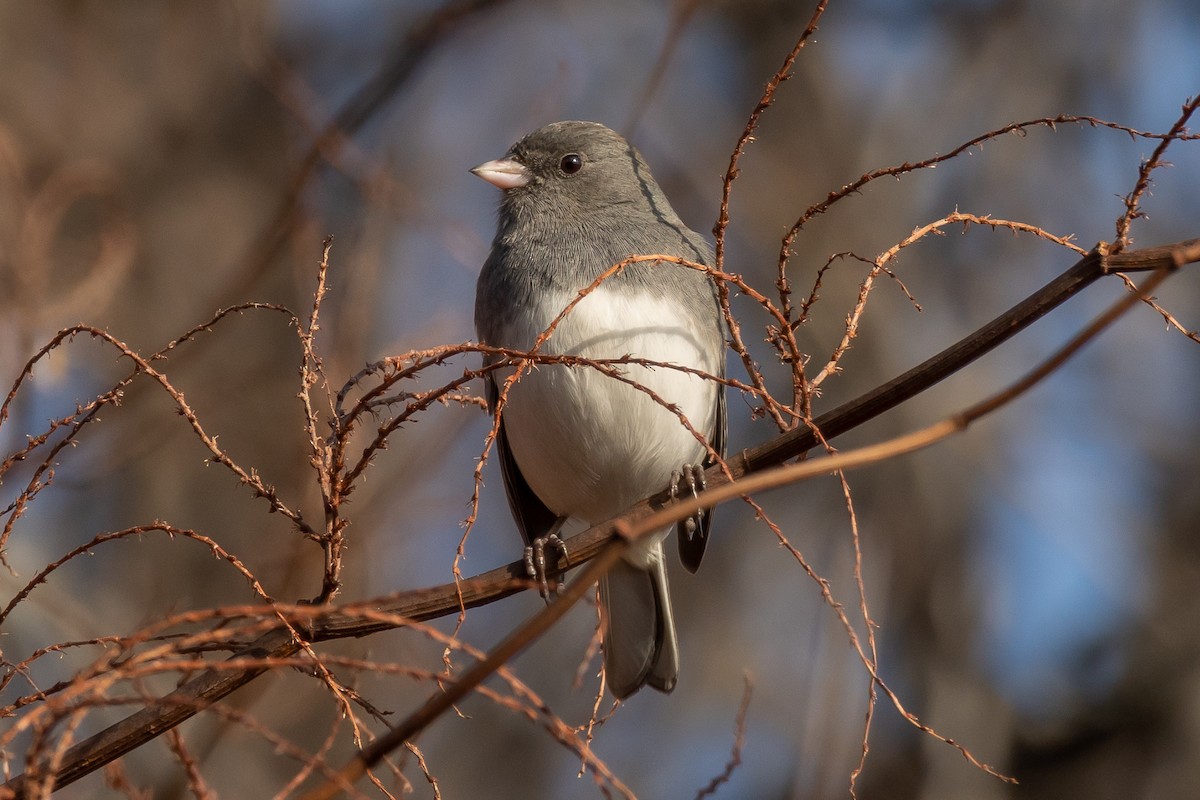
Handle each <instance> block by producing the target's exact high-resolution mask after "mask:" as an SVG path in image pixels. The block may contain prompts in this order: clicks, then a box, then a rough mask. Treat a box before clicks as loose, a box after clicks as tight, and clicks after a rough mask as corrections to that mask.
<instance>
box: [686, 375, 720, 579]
mask: <svg viewBox="0 0 1200 800" xmlns="http://www.w3.org/2000/svg"><path fill="white" fill-rule="evenodd" d="M724 373H725V370H721V376H722V377H724ZM727 432H728V422H727V420H726V410H725V386H724V385H723V384H721V385H719V386H718V387H717V413H716V419H715V420H714V421H713V431H712V434H711V435H710V436H709V438H708V443H709V444H710V445H711V446H712V449H713V450H715V451H716V452H717V453H718V454H719V455H720V456H721V458H724V457H725V439H726V434H727ZM715 463H717V461H716V459H715V458H713V457H712V455H711V454H709V455H706V456H705V457H704V468H705V469H708V468H709V467H711V466H712V465H713V464H715ZM712 516H713V510H712V508H711V507H710V508H706V509H703V510H701V511H700V512H699V513H698V514H696V516H694V517H691V518H690V519H692V520H694V524H695V527H694V528H693V529H692V530H691V531H690V532H689V531H688V530H687V527H686V526H687V522H688V520H682V521H681V522H680V523H679V527H678V530H677V531H676V532H675V538H676V539H678V540H679V560H680V561H681V562H683V566H684V568H685V569H687V571H688V572H695V571H696V570H698V569H700V561H701V560H702V559H703V558H704V548H705V547H707V546H708V532H709V529H710V528H711V527H712Z"/></svg>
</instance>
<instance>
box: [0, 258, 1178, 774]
mask: <svg viewBox="0 0 1200 800" xmlns="http://www.w3.org/2000/svg"><path fill="white" fill-rule="evenodd" d="M1197 261H1200V239H1192V240H1188V241H1185V242H1178V243H1175V244H1171V245H1165V246H1162V247H1153V248H1145V249H1141V250H1135V251H1130V252H1128V253H1122V254H1119V255H1115V256H1106V255H1104V254H1103V248H1102V247H1098V248H1097V249H1094V250H1093V251H1092V252H1090V253H1088V255H1087V256H1085V257H1084V258H1083V259H1082V260H1080V261H1079V262H1078V263H1077V264H1075V265H1074V266H1073V267H1071V268H1070V269H1069V270H1067V271H1066V272H1065V273H1063V274H1062V275H1061V276H1059V277H1058V278H1056V279H1055V280H1053V281H1051V282H1050V283H1049V284H1047V285H1046V286H1045V287H1043V288H1042V289H1040V290H1038V291H1037V292H1035V293H1034V294H1033V295H1031V296H1030V297H1029V298H1027V299H1026V300H1024V301H1022V302H1021V303H1019V304H1017V305H1016V306H1014V307H1013V308H1012V309H1010V310H1009V311H1007V312H1005V313H1004V314H1002V315H1001V316H999V317H997V318H996V319H995V320H993V321H992V322H990V323H988V324H987V325H985V326H983V327H982V328H980V329H979V330H978V331H976V332H975V333H974V334H972V335H970V336H968V337H967V338H966V339H964V340H962V341H960V342H958V343H956V344H955V345H953V346H951V347H949V348H947V349H946V350H944V351H943V352H941V353H939V354H938V355H936V356H934V357H933V358H930V359H928V360H927V361H925V362H924V363H923V364H921V365H919V366H917V367H915V368H914V369H912V370H910V371H908V372H907V373H905V374H904V375H901V376H900V377H898V378H896V379H895V380H893V381H890V382H888V383H887V384H884V385H883V386H881V387H879V388H878V389H876V390H874V391H872V392H869V393H867V394H866V395H864V396H862V397H860V398H858V399H856V400H854V401H851V402H849V403H847V404H845V405H843V406H841V407H839V408H837V409H835V410H833V411H831V412H829V413H827V414H825V415H823V416H822V417H820V418H819V419H818V420H817V425H818V427H819V429H820V430H821V432H822V433H823V434H824V435H825V436H827V437H833V436H836V435H839V434H841V433H844V432H846V431H848V430H850V429H852V428H854V427H857V426H859V425H861V424H863V423H865V422H867V421H868V420H870V419H873V418H875V417H876V416H878V415H879V414H882V413H883V412H884V411H887V410H888V409H891V408H893V407H895V406H896V405H898V404H899V403H901V402H903V401H905V400H907V399H909V398H911V397H913V396H915V395H916V394H918V393H920V392H921V391H924V390H925V389H927V388H929V387H930V386H933V385H934V384H936V383H937V382H938V381H940V380H942V379H943V378H945V377H947V376H948V375H950V374H953V373H954V372H956V371H958V370H960V369H962V368H963V367H965V366H966V365H968V364H970V363H971V362H972V361H974V360H975V359H977V358H979V357H980V356H982V355H983V354H984V353H986V352H988V351H990V350H992V349H993V348H995V347H996V346H998V345H999V344H1001V343H1003V342H1004V341H1006V340H1007V339H1009V338H1010V337H1011V336H1012V335H1014V334H1015V333H1016V332H1017V331H1019V330H1021V329H1023V328H1025V327H1027V326H1028V325H1030V324H1032V322H1033V321H1035V320H1036V319H1039V318H1040V317H1041V316H1043V315H1045V314H1046V313H1048V312H1049V311H1050V310H1052V309H1053V308H1055V307H1057V306H1058V305H1060V304H1062V303H1063V302H1064V301H1066V300H1067V299H1068V298H1070V297H1071V296H1073V295H1074V294H1076V293H1077V292H1079V291H1080V290H1082V289H1083V288H1085V287H1086V286H1088V285H1089V284H1091V283H1092V282H1094V281H1095V280H1097V279H1098V278H1100V277H1102V276H1104V275H1106V274H1109V273H1112V272H1116V271H1125V272H1132V271H1146V270H1152V269H1163V268H1173V267H1179V266H1182V265H1184V264H1189V263H1194V262H1197ZM1144 290H1145V287H1143V291H1144ZM1130 297H1131V298H1134V299H1135V300H1136V299H1138V297H1139V296H1138V295H1133V294H1131V295H1130ZM985 410H986V409H985ZM978 413H982V412H981V410H980V408H979V407H976V408H975V409H972V410H971V411H970V412H968V413H967V417H969V418H973V416H972V415H977V414H978ZM919 433H922V434H928V433H929V432H928V431H925V432H919ZM816 443H817V439H816V434H814V433H813V432H812V431H811V430H810V429H808V428H803V429H798V430H795V431H791V432H788V433H785V434H783V435H781V436H779V437H776V438H775V439H773V440H771V441H769V442H766V443H764V444H762V445H759V446H758V447H755V448H751V449H748V450H744V451H743V452H742V453H741V454H739V455H738V456H736V457H734V458H732V459H730V461H729V466H730V470H731V477H732V479H733V480H737V479H741V478H745V477H746V476H748V475H750V474H752V473H756V472H761V471H763V470H765V469H767V468H769V467H773V466H777V465H779V464H781V463H783V462H784V461H786V460H788V459H790V458H794V457H797V456H799V455H802V454H803V453H805V452H807V451H808V450H809V449H811V448H812V447H813V446H814V445H815V444H816ZM895 446H896V443H892V450H891V452H892V453H894V452H896V449H895ZM903 446H904V447H914V446H925V445H924V444H921V443H920V442H918V441H916V440H912V441H910V442H907V443H904V445H903ZM867 450H869V448H867ZM857 457H858V458H860V459H861V458H863V457H871V458H874V457H877V454H871V453H866V454H863V455H860V456H857ZM821 462H822V464H819V465H818V464H815V463H807V464H804V465H794V466H792V467H789V468H788V469H787V470H786V472H790V473H792V475H793V476H794V474H796V471H798V470H804V469H807V470H813V469H814V468H815V469H816V470H818V471H827V470H829V469H834V468H840V467H845V466H848V465H850V466H852V465H853V463H852V462H850V461H848V460H847V459H846V454H844V455H842V456H835V457H831V458H825V459H821ZM707 478H708V483H709V487H710V490H709V492H710V493H706V494H705V495H703V496H702V497H701V499H700V500H699V501H693V502H699V503H701V504H707V503H711V502H713V501H714V499H715V498H716V497H718V496H725V494H728V495H729V496H738V495H740V494H741V493H743V492H749V491H756V490H758V489H757V488H756V487H755V486H751V485H745V484H742V485H737V486H728V484H730V482H731V478H730V477H726V475H725V474H724V473H723V472H722V470H720V469H719V468H713V469H711V470H710V471H709V474H708V475H707ZM789 479H794V477H792V478H789ZM751 483H754V482H753V481H752V482H751ZM723 487H724V488H723ZM663 505H664V495H663V493H660V494H659V495H655V496H653V497H651V498H648V499H647V500H643V501H642V502H640V503H638V504H637V505H636V506H634V507H632V508H631V509H629V510H628V511H627V512H626V513H625V514H624V515H623V516H622V517H621V518H620V519H619V520H618V522H619V523H621V524H623V525H626V526H636V527H637V528H638V529H640V528H642V527H644V526H646V525H657V526H658V527H663V525H664V524H665V523H664V522H663V516H662V515H665V516H667V517H669V516H671V515H672V514H683V513H684V512H686V511H687V507H688V505H689V504H688V503H677V504H675V505H673V506H672V507H671V508H669V509H666V510H657V511H656V509H661V508H662V506H663ZM614 524H615V523H614V522H611V521H610V522H608V523H603V524H601V525H597V526H595V527H593V528H591V529H589V530H588V531H585V532H583V533H581V534H579V535H577V536H574V537H572V538H571V539H570V540H569V553H570V557H569V558H568V559H567V560H566V563H564V564H563V565H562V568H563V569H568V568H570V567H574V566H578V565H579V564H581V563H583V562H585V561H588V560H590V559H594V558H595V556H597V555H598V554H600V553H601V552H602V551H605V545H606V544H608V543H610V542H612V541H613V538H612V535H613V530H614ZM620 550H621V547H620V546H619V543H618V545H614V546H610V547H609V548H608V550H607V551H605V552H606V555H605V557H604V558H603V559H597V560H595V561H593V562H592V564H591V565H589V566H588V568H587V569H585V571H584V572H583V573H581V575H580V576H579V577H578V578H577V579H576V580H575V581H572V583H571V586H572V587H576V589H575V591H576V592H577V593H579V594H580V596H582V593H583V592H585V591H586V590H587V588H588V587H589V586H590V580H593V579H594V577H595V575H597V574H599V571H602V570H603V569H604V568H605V565H606V564H608V563H610V562H611V561H612V560H614V559H615V558H617V557H619V553H620ZM524 576H525V567H524V564H523V562H522V561H515V562H513V563H511V564H507V565H505V566H502V567H498V568H496V569H493V570H490V571H489V572H486V573H483V574H482V575H479V576H477V577H476V578H474V579H470V580H463V581H459V582H456V583H448V584H443V585H441V586H436V587H432V588H428V589H422V590H417V591H412V592H405V593H403V594H402V595H399V596H397V597H395V598H393V599H392V600H391V601H390V602H389V601H386V600H385V601H384V602H383V603H373V605H375V606H376V607H378V606H379V605H382V606H383V607H384V608H385V609H386V610H387V611H389V612H390V613H391V614H393V615H399V616H402V617H405V618H407V619H410V620H415V621H421V620H428V619H432V618H435V617H439V616H444V615H447V614H452V613H456V612H458V611H459V609H460V603H461V605H462V607H465V608H472V607H476V606H479V605H484V604H486V603H490V602H494V601H496V600H499V599H501V598H504V597H507V596H509V595H512V594H514V593H516V592H518V591H522V590H524V589H526V588H528V587H529V586H530V582H529V581H528V580H526V579H525V577H524ZM584 579H587V580H588V581H589V582H587V583H585V582H584ZM568 591H571V590H568ZM572 596H573V595H572ZM564 599H566V597H565V596H564ZM566 605H567V603H563V602H560V603H555V604H552V605H551V606H548V607H547V609H546V610H545V611H543V612H542V613H543V614H546V613H547V612H550V610H551V609H555V608H558V607H560V606H566ZM562 612H565V608H562ZM562 612H551V614H557V613H562ZM312 615H313V616H312V621H311V623H310V624H308V625H307V626H305V629H304V633H305V637H304V638H305V640H306V641H307V642H309V643H315V642H320V641H324V640H329V639H337V638H344V637H348V636H366V635H369V634H372V633H376V632H378V631H381V630H386V629H390V628H392V627H394V624H395V623H394V622H391V621H378V620H372V621H366V622H364V621H363V619H362V617H361V616H355V615H347V614H339V613H330V612H322V611H320V610H318V609H313V610H312ZM554 618H556V617H553V618H552V617H551V616H546V617H545V618H540V617H539V618H535V619H541V621H540V622H538V623H537V624H538V628H537V631H535V632H534V633H533V634H532V635H536V633H537V632H539V631H540V630H541V629H543V627H544V626H549V625H550V624H552V623H553V621H554ZM530 635H531V634H530V632H529V631H526V632H525V633H522V634H520V635H519V636H518V634H513V636H511V637H510V638H509V639H508V640H506V641H505V643H504V644H503V645H502V646H501V647H500V648H497V650H496V651H494V652H493V654H492V657H491V658H489V659H487V660H485V661H481V662H480V663H479V664H477V665H476V667H474V668H472V670H470V671H468V673H465V674H464V675H462V676H461V677H460V678H459V679H458V680H457V681H456V682H455V684H454V685H456V686H458V685H462V686H465V685H467V684H468V683H469V680H468V678H471V677H476V676H478V675H479V674H480V673H481V672H482V671H484V670H485V668H486V669H491V668H492V667H494V666H495V664H496V663H503V660H505V659H507V658H508V656H509V655H510V652H509V651H510V650H511V649H512V648H514V647H515V648H517V649H519V647H521V646H523V644H524V643H526V642H528V641H529V640H530V639H529V638H523V637H528V636H530ZM301 646H302V643H301V642H300V641H299V639H298V638H297V637H296V636H294V635H293V633H292V632H291V631H289V630H287V629H281V628H277V629H274V630H270V631H268V632H267V633H265V634H263V635H262V636H260V637H259V638H258V639H257V640H256V641H255V642H253V643H252V644H251V645H250V646H248V647H246V648H243V649H242V650H239V651H238V652H237V653H235V654H234V655H233V656H232V657H231V658H236V659H239V660H252V661H253V662H257V663H258V665H257V666H247V667H241V668H239V669H236V670H229V669H225V670H223V669H220V668H210V669H208V670H207V671H205V672H203V673H201V674H200V675H198V676H197V677H195V678H193V679H192V680H190V681H188V682H187V683H186V684H184V685H183V686H181V687H180V688H179V689H177V690H176V691H174V692H172V693H170V694H169V695H167V696H165V697H164V698H162V699H160V700H159V701H157V702H156V703H152V704H150V705H148V706H147V707H145V708H143V709H141V710H140V711H138V712H136V713H134V714H132V715H130V716H129V717H127V718H126V719H125V720H122V721H121V722H118V723H116V724H115V725H112V726H110V727H109V728H107V729H105V730H103V731H101V732H99V733H97V734H95V735H94V736H92V737H90V738H88V739H86V740H84V741H82V742H80V743H78V744H76V745H75V746H73V747H71V748H70V749H69V750H67V752H66V753H65V754H64V756H63V759H62V766H61V768H60V769H59V770H58V771H57V775H56V785H58V786H63V785H66V784H68V783H71V782H72V781H75V780H78V779H79V778H80V777H83V776H84V775H86V774H88V773H90V772H92V771H94V770H95V769H97V768H99V767H101V766H103V765H104V764H106V763H108V762H109V761H112V760H113V759H115V758H118V757H120V756H121V755H124V754H125V753H127V752H129V751H131V750H133V749H135V748H136V747H138V746H140V745H141V744H143V743H145V742H147V741H149V740H151V739H153V738H155V737H156V736H158V735H160V734H161V733H162V732H163V731H165V730H168V729H170V728H171V727H173V726H175V725H177V724H179V723H180V722H182V721H183V720H185V719H188V718H190V717H191V716H193V715H195V714H196V713H198V712H199V711H201V710H203V709H204V708H206V707H208V706H210V705H211V704H212V703H214V702H215V701H216V700H218V699H220V698H222V697H225V696H227V695H228V694H229V693H231V692H233V691H234V690H235V689H237V688H238V687H240V686H243V685H245V684H246V683H249V682H250V681H252V680H253V679H254V678H256V677H258V675H261V674H262V673H263V672H265V671H267V670H268V669H269V666H268V665H269V663H270V660H271V659H278V658H282V657H286V656H288V655H291V654H293V653H295V652H296V651H297V650H299V649H300V648H301ZM242 663H245V662H244V661H243V662H242ZM872 677H873V679H874V680H876V681H879V678H878V676H875V675H873V676H872ZM880 686H883V687H884V691H885V693H886V694H888V696H889V698H890V699H891V700H892V702H893V703H894V704H896V703H898V702H899V701H898V699H897V698H896V697H895V696H894V695H893V694H892V693H891V692H890V690H888V689H887V688H886V686H884V685H883V684H882V682H881V681H880ZM460 691H465V690H460ZM461 696H462V695H461V694H454V693H452V692H451V691H450V690H447V692H446V693H443V694H439V697H440V698H442V699H436V698H435V699H432V700H431V701H430V702H429V703H427V705H426V706H425V707H423V708H422V709H421V711H420V712H419V713H418V714H417V715H414V717H413V718H410V721H408V722H407V723H406V724H404V725H402V726H400V727H397V728H396V729H394V730H395V731H399V733H396V734H395V735H394V736H393V735H389V737H387V738H386V739H380V740H379V742H380V743H381V742H384V741H387V742H388V743H394V742H396V740H397V738H398V737H401V736H404V737H407V736H409V735H411V734H412V732H414V731H415V730H419V729H420V726H421V725H423V724H424V722H425V721H427V720H429V719H432V718H433V717H434V716H436V714H437V713H439V709H441V710H444V708H446V707H449V705H450V704H452V703H453V702H454V700H455V699H457V698H459V697H461ZM897 707H898V708H902V707H901V706H897ZM902 713H907V712H903V711H902ZM912 720H915V717H912V718H911V720H910V721H912ZM914 724H918V725H920V723H918V722H914ZM401 741H402V739H401ZM380 743H377V744H376V745H374V746H373V747H374V748H375V749H373V750H371V749H369V750H368V751H364V754H363V756H362V759H361V761H360V762H359V763H361V764H362V765H363V768H364V769H365V768H366V765H367V764H369V763H373V762H372V761H371V759H376V760H377V758H378V757H382V755H383V751H384V748H385V747H387V746H388V745H385V744H380ZM23 787H24V778H23V776H17V777H15V778H13V779H12V780H10V781H9V782H8V783H6V784H5V785H4V787H2V789H0V797H13V798H16V797H23V796H24V794H23V792H24V788H23Z"/></svg>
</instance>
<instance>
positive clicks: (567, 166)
mask: <svg viewBox="0 0 1200 800" xmlns="http://www.w3.org/2000/svg"><path fill="white" fill-rule="evenodd" d="M558 168H559V169H561V170H562V171H563V174H565V175H574V174H575V173H576V172H579V170H581V169H583V156H581V155H579V153H567V154H566V155H565V156H563V157H562V161H560V162H558Z"/></svg>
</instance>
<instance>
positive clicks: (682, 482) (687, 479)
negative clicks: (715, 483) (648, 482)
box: [671, 464, 708, 539]
mask: <svg viewBox="0 0 1200 800" xmlns="http://www.w3.org/2000/svg"><path fill="white" fill-rule="evenodd" d="M707 488H708V480H707V479H706V478H705V477H704V466H703V465H701V464H684V465H683V466H682V467H680V468H679V469H677V470H675V471H674V472H672V473H671V499H672V500H678V499H679V498H681V497H688V496H691V497H695V496H696V495H698V494H700V493H701V492H703V491H704V490H705V489H707ZM703 517H704V509H700V510H698V511H696V513H694V514H692V515H691V516H690V517H688V518H686V519H683V520H680V521H679V532H680V533H682V534H684V535H686V536H687V538H689V539H691V538H692V536H693V535H695V533H696V531H697V530H698V529H699V527H700V521H701V519H703Z"/></svg>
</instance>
